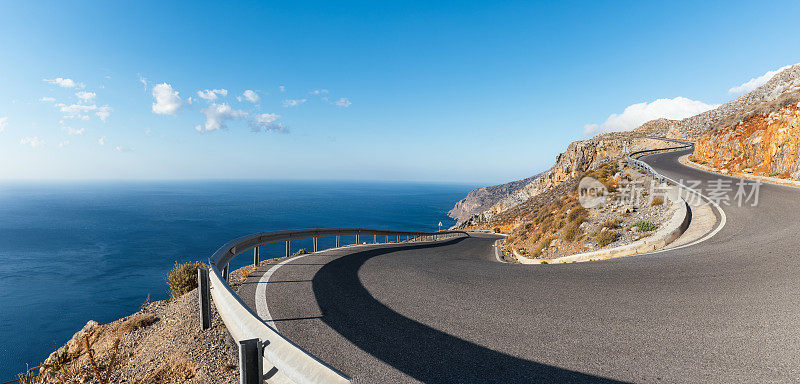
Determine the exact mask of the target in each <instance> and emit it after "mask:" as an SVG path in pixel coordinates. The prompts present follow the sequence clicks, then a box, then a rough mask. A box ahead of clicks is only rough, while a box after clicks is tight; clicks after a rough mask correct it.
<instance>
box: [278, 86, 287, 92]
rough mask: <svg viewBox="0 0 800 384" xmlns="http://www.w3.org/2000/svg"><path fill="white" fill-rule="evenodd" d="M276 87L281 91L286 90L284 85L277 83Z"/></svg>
mask: <svg viewBox="0 0 800 384" xmlns="http://www.w3.org/2000/svg"><path fill="white" fill-rule="evenodd" d="M278 89H280V90H281V92H286V87H284V86H283V85H279V86H278Z"/></svg>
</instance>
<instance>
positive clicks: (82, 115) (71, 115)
mask: <svg viewBox="0 0 800 384" xmlns="http://www.w3.org/2000/svg"><path fill="white" fill-rule="evenodd" d="M55 106H56V107H57V108H58V109H59V110H60V111H61V112H62V113H63V114H64V118H66V119H80V120H89V116H88V115H87V114H88V113H90V112H93V111H96V110H97V105H94V104H91V105H84V104H71V105H67V104H64V103H58V104H56V105H55Z"/></svg>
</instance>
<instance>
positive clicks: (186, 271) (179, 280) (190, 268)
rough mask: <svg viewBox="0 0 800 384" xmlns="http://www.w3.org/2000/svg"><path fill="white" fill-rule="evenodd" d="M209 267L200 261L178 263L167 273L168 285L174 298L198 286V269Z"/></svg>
mask: <svg viewBox="0 0 800 384" xmlns="http://www.w3.org/2000/svg"><path fill="white" fill-rule="evenodd" d="M206 267H208V266H207V265H206V264H203V263H201V262H199V261H196V262H194V263H186V264H178V262H177V261H176V262H175V266H174V267H172V270H171V271H170V272H169V274H167V278H166V280H167V285H169V291H170V294H172V298H173V299H175V298H178V297H181V296H182V295H183V294H184V293H186V292H189V291H191V290H193V289H195V288H197V270H198V269H199V268H206Z"/></svg>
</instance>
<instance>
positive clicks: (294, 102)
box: [283, 99, 308, 107]
mask: <svg viewBox="0 0 800 384" xmlns="http://www.w3.org/2000/svg"><path fill="white" fill-rule="evenodd" d="M306 101H308V100H306V99H298V100H292V99H286V100H284V101H283V106H284V107H296V106H298V105H300V104H303V103H305V102H306Z"/></svg>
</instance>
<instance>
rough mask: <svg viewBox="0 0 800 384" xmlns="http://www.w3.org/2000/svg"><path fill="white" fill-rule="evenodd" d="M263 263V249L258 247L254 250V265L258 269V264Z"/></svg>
mask: <svg viewBox="0 0 800 384" xmlns="http://www.w3.org/2000/svg"><path fill="white" fill-rule="evenodd" d="M260 262H261V247H259V246H256V247H255V248H253V265H254V266H255V267H256V268H257V267H258V263H260Z"/></svg>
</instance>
